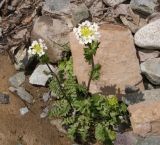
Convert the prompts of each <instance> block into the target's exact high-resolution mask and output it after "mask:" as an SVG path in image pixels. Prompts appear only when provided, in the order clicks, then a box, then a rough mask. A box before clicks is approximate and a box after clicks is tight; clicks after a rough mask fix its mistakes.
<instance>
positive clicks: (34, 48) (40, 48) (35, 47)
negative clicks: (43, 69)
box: [28, 39, 47, 57]
mask: <svg viewBox="0 0 160 145" xmlns="http://www.w3.org/2000/svg"><path fill="white" fill-rule="evenodd" d="M46 49H47V46H46V45H45V43H44V41H43V40H42V39H39V40H38V41H36V40H35V41H33V42H32V45H31V46H30V47H29V50H28V53H29V54H30V55H38V56H39V57H41V56H43V55H44V54H45V51H44V50H46Z"/></svg>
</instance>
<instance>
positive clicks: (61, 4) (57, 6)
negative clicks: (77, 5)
mask: <svg viewBox="0 0 160 145" xmlns="http://www.w3.org/2000/svg"><path fill="white" fill-rule="evenodd" d="M69 5H70V0H45V7H48V8H49V9H50V10H51V11H64V10H65V9H67V8H69Z"/></svg>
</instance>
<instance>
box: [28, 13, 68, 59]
mask: <svg viewBox="0 0 160 145" xmlns="http://www.w3.org/2000/svg"><path fill="white" fill-rule="evenodd" d="M68 32H69V28H68V26H67V24H66V22H65V21H63V20H60V19H53V18H51V17H49V16H41V17H39V18H37V19H36V20H35V23H34V26H33V30H32V33H31V39H32V40H38V39H39V38H41V39H43V40H44V41H45V43H46V45H47V47H48V50H47V53H48V56H49V58H50V60H51V61H52V62H57V61H58V60H60V59H61V58H62V52H63V50H64V47H63V46H64V45H65V44H67V43H68V38H67V35H68Z"/></svg>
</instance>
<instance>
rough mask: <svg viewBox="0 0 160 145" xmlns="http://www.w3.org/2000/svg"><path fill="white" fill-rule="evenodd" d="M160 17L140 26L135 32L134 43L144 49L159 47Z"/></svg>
mask: <svg viewBox="0 0 160 145" xmlns="http://www.w3.org/2000/svg"><path fill="white" fill-rule="evenodd" d="M159 30H160V19H158V20H156V21H154V22H151V23H149V24H148V25H146V26H144V27H142V28H141V29H140V30H138V31H137V32H136V34H135V37H134V39H135V44H136V45H137V46H139V47H141V48H146V49H160V39H159V38H160V31H159Z"/></svg>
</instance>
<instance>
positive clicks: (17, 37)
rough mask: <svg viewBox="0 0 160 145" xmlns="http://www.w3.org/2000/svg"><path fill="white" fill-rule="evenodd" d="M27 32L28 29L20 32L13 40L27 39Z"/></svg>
mask: <svg viewBox="0 0 160 145" xmlns="http://www.w3.org/2000/svg"><path fill="white" fill-rule="evenodd" d="M27 31H28V30H27V29H23V30H20V31H19V32H17V33H16V34H15V35H14V36H13V38H14V39H22V38H24V37H25V35H26V33H27Z"/></svg>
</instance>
